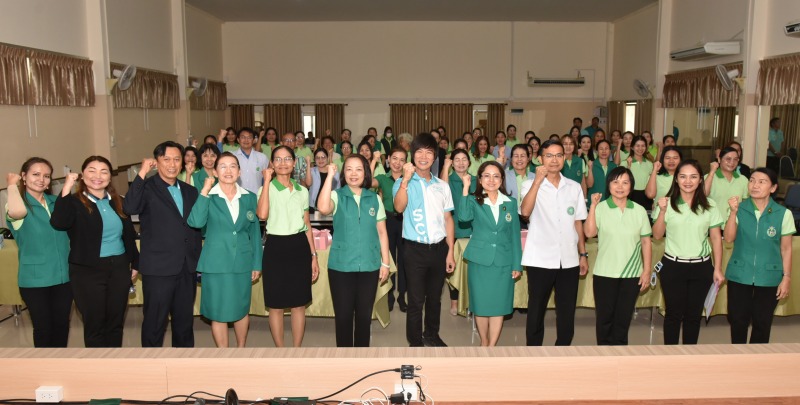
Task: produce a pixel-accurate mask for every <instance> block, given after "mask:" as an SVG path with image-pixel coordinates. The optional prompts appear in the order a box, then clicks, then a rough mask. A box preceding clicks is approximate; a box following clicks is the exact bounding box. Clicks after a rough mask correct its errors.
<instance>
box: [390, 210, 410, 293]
mask: <svg viewBox="0 0 800 405" xmlns="http://www.w3.org/2000/svg"><path fill="white" fill-rule="evenodd" d="M386 233H387V234H388V236H389V252H390V253H391V254H392V260H394V264H395V266H396V267H397V273H395V274H392V276H391V278H392V288H391V290H389V308H393V307H394V300H395V298H394V290H395V289H397V297H398V298H397V299H399V300H401V301H402V302H405V300H406V298H405V295H406V271H405V266H404V263H403V260H402V259H403V247H404V246H405V245H404V244H403V214H400V215H399V216H397V215H395V214H394V213H391V212H387V213H386Z"/></svg>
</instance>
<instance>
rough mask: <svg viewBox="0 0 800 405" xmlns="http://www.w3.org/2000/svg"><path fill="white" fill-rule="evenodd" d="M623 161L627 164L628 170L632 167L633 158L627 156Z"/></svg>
mask: <svg viewBox="0 0 800 405" xmlns="http://www.w3.org/2000/svg"><path fill="white" fill-rule="evenodd" d="M625 161H626V162H627V163H628V168H629V169H630V167H631V166H632V165H633V156H628V158H627V159H625Z"/></svg>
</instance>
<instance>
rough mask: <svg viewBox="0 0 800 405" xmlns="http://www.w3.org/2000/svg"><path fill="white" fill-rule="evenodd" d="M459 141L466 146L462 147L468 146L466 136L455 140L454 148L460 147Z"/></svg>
mask: <svg viewBox="0 0 800 405" xmlns="http://www.w3.org/2000/svg"><path fill="white" fill-rule="evenodd" d="M459 143H463V144H464V147H463V148H461V149H465V148H466V147H467V141H466V140H465V139H464V138H458V139H456V140H455V141H453V148H454V149H458V144H459Z"/></svg>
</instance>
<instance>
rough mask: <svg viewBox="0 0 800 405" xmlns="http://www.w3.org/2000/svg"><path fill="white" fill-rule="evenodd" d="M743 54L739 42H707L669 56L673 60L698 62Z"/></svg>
mask: <svg viewBox="0 0 800 405" xmlns="http://www.w3.org/2000/svg"><path fill="white" fill-rule="evenodd" d="M740 52H741V44H740V43H739V41H726V42H706V43H704V44H702V45H699V46H695V47H692V48H689V49H683V50H680V51H675V52H672V53H670V54H669V57H670V59H672V60H679V61H684V60H697V59H705V58H714V57H718V56H723V55H738V54H739V53H740Z"/></svg>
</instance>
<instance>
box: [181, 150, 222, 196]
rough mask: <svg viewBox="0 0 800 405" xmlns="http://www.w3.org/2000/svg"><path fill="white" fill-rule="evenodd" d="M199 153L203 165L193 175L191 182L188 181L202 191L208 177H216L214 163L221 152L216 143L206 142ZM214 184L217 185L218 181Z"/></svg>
mask: <svg viewBox="0 0 800 405" xmlns="http://www.w3.org/2000/svg"><path fill="white" fill-rule="evenodd" d="M197 153H198V154H199V155H200V164H201V167H200V169H198V170H195V172H194V173H193V174H192V176H191V179H192V180H191V182H187V183H189V184H191V185H193V186H194V187H195V188H196V189H197V191H200V190H202V189H203V184H204V183H205V182H206V179H207V178H209V177H214V165H215V164H216V162H217V156H219V154H220V152H219V149H217V146H216V145H212V144H204V145H203V146H201V147H200V150H199V151H198V152H197ZM214 185H217V183H216V182H215V183H214Z"/></svg>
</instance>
